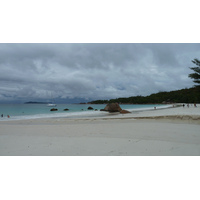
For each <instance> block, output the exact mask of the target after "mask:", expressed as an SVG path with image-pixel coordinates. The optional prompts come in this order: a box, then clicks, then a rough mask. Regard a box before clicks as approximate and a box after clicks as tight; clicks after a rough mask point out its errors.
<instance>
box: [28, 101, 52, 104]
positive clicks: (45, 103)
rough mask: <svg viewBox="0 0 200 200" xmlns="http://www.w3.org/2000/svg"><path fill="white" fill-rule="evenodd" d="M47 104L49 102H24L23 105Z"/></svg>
mask: <svg viewBox="0 0 200 200" xmlns="http://www.w3.org/2000/svg"><path fill="white" fill-rule="evenodd" d="M48 103H51V102H37V101H28V102H25V104H48Z"/></svg>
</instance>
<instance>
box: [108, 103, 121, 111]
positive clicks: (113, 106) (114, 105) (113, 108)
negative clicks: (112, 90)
mask: <svg viewBox="0 0 200 200" xmlns="http://www.w3.org/2000/svg"><path fill="white" fill-rule="evenodd" d="M121 110H122V109H121V107H120V106H119V104H118V103H109V104H108V105H107V106H106V107H105V108H104V111H108V112H120V111H121Z"/></svg>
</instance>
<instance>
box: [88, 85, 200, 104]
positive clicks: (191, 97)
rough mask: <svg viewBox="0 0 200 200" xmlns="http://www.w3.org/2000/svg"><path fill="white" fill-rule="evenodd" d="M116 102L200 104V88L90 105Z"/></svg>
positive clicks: (103, 101)
mask: <svg viewBox="0 0 200 200" xmlns="http://www.w3.org/2000/svg"><path fill="white" fill-rule="evenodd" d="M114 102H118V103H121V104H160V103H200V87H194V88H189V89H182V90H176V91H171V92H158V93H156V94H151V95H149V96H132V97H128V98H117V99H110V100H96V101H92V102H89V103H91V104H107V103H114Z"/></svg>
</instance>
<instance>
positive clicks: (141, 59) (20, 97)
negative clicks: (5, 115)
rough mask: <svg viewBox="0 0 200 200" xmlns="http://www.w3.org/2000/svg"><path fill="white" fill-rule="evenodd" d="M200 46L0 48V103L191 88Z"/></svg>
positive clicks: (6, 46)
mask: <svg viewBox="0 0 200 200" xmlns="http://www.w3.org/2000/svg"><path fill="white" fill-rule="evenodd" d="M199 55H200V44H149V43H148V44H139V43H136V44H112V43H111V44H101V43H100V44H93V43H92V44H0V101H1V102H7V101H27V100H38V101H48V100H50V99H51V96H53V97H54V98H57V101H60V102H65V101H66V102H69V99H70V101H71V102H74V101H77V99H79V100H80V99H81V100H82V101H88V100H95V99H110V98H117V97H129V96H135V95H149V94H151V93H155V92H158V91H170V90H176V89H182V88H185V87H192V85H193V82H192V80H190V79H189V78H188V74H189V73H191V70H190V69H189V67H191V66H193V64H192V62H191V60H192V59H194V58H199V57H198V56H199Z"/></svg>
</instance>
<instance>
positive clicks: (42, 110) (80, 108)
mask: <svg viewBox="0 0 200 200" xmlns="http://www.w3.org/2000/svg"><path fill="white" fill-rule="evenodd" d="M89 106H91V107H93V108H94V109H97V110H98V111H94V110H88V109H87V108H88V107H89ZM105 106H106V105H105V104H92V105H90V104H58V105H57V107H56V108H57V109H58V111H54V112H51V111H50V109H51V108H52V107H48V106H47V105H46V104H0V115H1V114H3V117H0V120H1V121H2V120H10V119H13V120H17V119H35V118H49V117H66V118H79V117H94V116H95V117H98V116H99V117H101V116H105V115H107V114H108V113H107V112H102V111H99V110H100V109H103V108H105ZM168 106H169V105H168ZM120 107H121V108H122V109H126V110H129V111H131V112H132V111H139V110H140V111H141V110H147V109H154V107H157V108H159V107H160V108H162V107H166V105H133V104H131V105H120ZM66 108H67V109H69V111H63V109H66ZM7 115H9V116H10V118H7Z"/></svg>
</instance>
